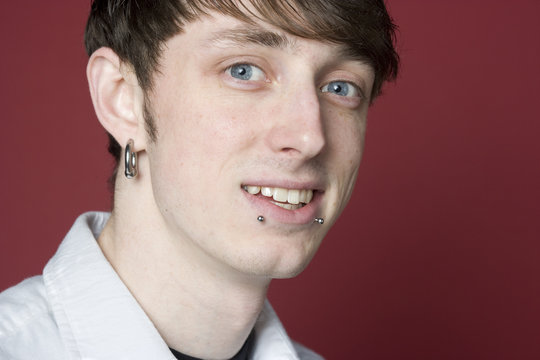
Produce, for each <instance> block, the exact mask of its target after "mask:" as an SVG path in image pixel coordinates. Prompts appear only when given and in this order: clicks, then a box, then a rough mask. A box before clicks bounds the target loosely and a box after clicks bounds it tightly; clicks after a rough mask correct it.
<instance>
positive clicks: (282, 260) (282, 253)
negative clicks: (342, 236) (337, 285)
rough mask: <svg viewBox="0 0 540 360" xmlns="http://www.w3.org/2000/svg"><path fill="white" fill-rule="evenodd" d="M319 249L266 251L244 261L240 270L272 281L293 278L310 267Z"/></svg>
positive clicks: (301, 248)
mask: <svg viewBox="0 0 540 360" xmlns="http://www.w3.org/2000/svg"><path fill="white" fill-rule="evenodd" d="M317 247H318V246H317ZM317 247H315V248H311V249H305V248H303V247H300V248H296V247H291V246H288V247H284V248H283V247H282V248H280V249H274V250H273V251H272V250H270V249H266V251H261V252H260V253H258V254H257V255H256V256H253V254H251V256H248V258H249V259H250V260H248V261H243V262H242V264H241V265H240V266H239V267H238V269H239V270H240V271H242V272H244V273H250V274H252V275H255V276H262V277H266V278H272V279H288V278H293V277H295V276H297V275H299V274H300V273H301V272H302V271H304V269H305V268H306V267H307V266H308V265H309V263H310V262H311V259H312V258H313V256H314V255H315V252H316V250H317Z"/></svg>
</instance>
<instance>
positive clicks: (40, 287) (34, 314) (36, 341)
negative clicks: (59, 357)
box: [0, 276, 63, 359]
mask: <svg viewBox="0 0 540 360" xmlns="http://www.w3.org/2000/svg"><path fill="white" fill-rule="evenodd" d="M59 348H60V349H61V348H63V346H62V344H61V340H60V336H59V334H58V327H57V326H56V322H55V320H54V317H53V315H52V310H51V308H50V305H49V302H48V300H47V294H46V291H45V285H44V283H43V278H42V277H41V276H35V277H32V278H29V279H26V280H24V281H22V282H21V283H19V284H18V285H16V286H13V287H11V288H9V289H7V290H5V291H4V292H2V293H0V355H2V356H0V357H1V358H2V359H4V358H8V359H23V358H31V356H32V355H33V354H34V352H37V353H39V354H40V356H38V358H41V359H48V358H52V357H48V356H47V353H49V352H51V353H54V354H58V349H59ZM29 356H30V357H29Z"/></svg>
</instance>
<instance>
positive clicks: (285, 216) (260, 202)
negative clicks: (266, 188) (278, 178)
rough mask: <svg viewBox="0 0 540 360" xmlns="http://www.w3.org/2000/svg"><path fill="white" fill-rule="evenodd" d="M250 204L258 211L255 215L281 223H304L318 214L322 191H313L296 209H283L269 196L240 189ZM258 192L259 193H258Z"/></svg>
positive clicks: (312, 219)
mask: <svg viewBox="0 0 540 360" xmlns="http://www.w3.org/2000/svg"><path fill="white" fill-rule="evenodd" d="M241 191H242V192H243V193H244V195H245V196H246V198H247V199H248V200H249V202H250V203H251V205H252V206H253V207H255V209H256V210H257V211H258V213H257V214H255V218H257V216H263V217H264V218H265V220H266V219H273V220H275V221H277V222H280V223H283V224H295V225H305V224H310V223H313V221H314V219H315V217H317V216H320V214H319V212H320V209H319V207H320V203H321V199H322V192H320V191H315V192H314V193H313V199H312V200H311V201H310V202H309V204H306V205H304V206H302V207H301V208H298V209H296V210H288V209H284V208H282V207H280V206H278V205H275V204H273V203H272V201H274V199H273V198H271V197H266V196H262V195H258V196H257V195H251V194H250V193H248V192H246V191H245V190H243V189H241ZM259 194H260V193H259Z"/></svg>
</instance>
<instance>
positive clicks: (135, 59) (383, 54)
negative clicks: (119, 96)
mask: <svg viewBox="0 0 540 360" xmlns="http://www.w3.org/2000/svg"><path fill="white" fill-rule="evenodd" d="M248 6H249V7H248ZM214 11H215V12H218V13H221V14H224V15H229V16H232V17H235V18H237V19H239V20H241V21H245V22H247V23H253V22H254V21H255V20H256V19H260V20H262V21H264V22H266V23H268V24H271V25H274V26H276V27H278V28H281V29H282V30H284V31H286V32H288V33H290V34H292V35H296V36H299V37H303V38H308V39H314V40H321V41H326V42H332V43H339V44H344V45H346V46H347V48H348V49H349V51H350V55H352V56H355V57H357V58H359V59H362V60H363V61H365V62H367V63H368V64H370V65H371V66H372V67H373V70H374V72H375V81H374V84H373V90H372V95H371V100H373V99H374V98H375V97H376V96H377V95H379V94H380V91H381V87H382V84H383V83H384V82H385V81H387V80H394V79H395V78H396V76H397V73H398V67H399V56H398V54H397V52H396V50H395V48H394V43H395V29H396V26H395V25H394V23H393V22H392V19H391V18H390V16H389V15H388V12H387V10H386V6H385V4H384V1H383V0H158V1H156V0H94V1H93V3H92V7H91V11H90V15H89V18H88V23H87V25H86V33H85V46H86V51H87V53H88V55H91V54H92V53H93V52H94V51H95V50H97V49H99V48H100V47H104V46H105V47H109V48H111V49H112V50H114V51H115V52H116V54H117V55H118V56H119V57H120V59H121V60H122V61H123V62H125V63H128V64H130V65H131V66H132V67H133V69H134V71H135V74H136V76H137V79H138V82H139V85H140V86H141V88H142V89H143V90H144V91H145V93H146V92H148V91H149V90H151V89H152V76H153V73H154V72H155V71H159V57H160V55H161V52H162V49H163V44H164V43H165V42H166V41H167V40H168V39H170V38H171V37H173V36H174V35H176V34H178V33H181V32H182V30H183V26H184V25H185V24H186V23H189V22H193V21H195V20H197V19H199V18H200V17H201V16H203V15H207V14H209V12H214ZM144 110H145V119H146V127H147V131H148V133H149V136H150V138H151V139H153V140H155V138H156V129H155V125H154V123H153V121H152V119H151V116H150V114H149V111H148V110H149V109H148V107H147V106H145V109H144ZM109 152H110V153H111V154H112V155H113V156H114V157H115V159H116V161H117V162H118V161H119V159H120V154H121V147H120V145H119V144H118V143H117V142H116V140H115V139H114V138H113V137H112V136H110V135H109ZM115 175H116V170H115V173H114V174H113V177H112V178H111V180H112V183H113V185H114V177H115Z"/></svg>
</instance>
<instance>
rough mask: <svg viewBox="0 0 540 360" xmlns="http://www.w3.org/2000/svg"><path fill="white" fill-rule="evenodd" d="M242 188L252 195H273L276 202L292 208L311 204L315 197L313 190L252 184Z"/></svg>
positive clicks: (286, 207)
mask: <svg viewBox="0 0 540 360" xmlns="http://www.w3.org/2000/svg"><path fill="white" fill-rule="evenodd" d="M242 188H243V189H244V190H245V191H247V192H248V193H250V194H252V195H256V194H258V193H259V192H260V193H261V194H262V195H263V196H266V197H271V198H273V199H274V200H275V201H276V202H274V204H276V205H279V206H281V207H284V208H285V209H290V210H293V209H297V208H299V207H302V204H309V203H310V202H311V200H312V199H313V190H306V189H302V190H297V189H284V188H272V187H266V186H251V185H244V186H243V187H242ZM299 204H300V205H299ZM289 205H290V206H289Z"/></svg>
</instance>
